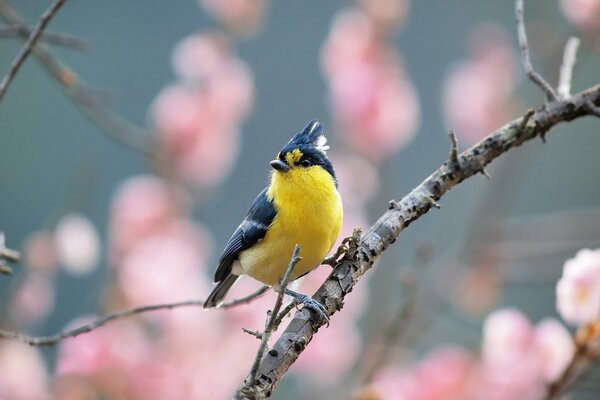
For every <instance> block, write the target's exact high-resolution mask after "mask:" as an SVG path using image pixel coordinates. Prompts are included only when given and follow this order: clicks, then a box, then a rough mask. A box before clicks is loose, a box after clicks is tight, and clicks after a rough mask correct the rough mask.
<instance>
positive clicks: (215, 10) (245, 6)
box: [199, 0, 267, 37]
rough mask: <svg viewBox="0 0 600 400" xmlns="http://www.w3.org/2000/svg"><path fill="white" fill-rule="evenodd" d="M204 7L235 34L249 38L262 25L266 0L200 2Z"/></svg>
mask: <svg viewBox="0 0 600 400" xmlns="http://www.w3.org/2000/svg"><path fill="white" fill-rule="evenodd" d="M199 2H200V4H201V5H202V7H203V8H204V9H205V10H206V11H207V12H209V13H210V14H212V15H213V16H214V17H215V18H216V19H217V20H219V21H220V22H221V23H223V24H224V25H225V27H226V28H227V29H229V30H230V31H232V32H233V33H235V34H237V35H239V36H242V37H248V36H251V35H252V34H254V33H255V32H256V30H257V29H258V28H259V26H260V25H261V24H262V21H263V19H264V14H265V12H266V8H267V1H266V0H200V1H199Z"/></svg>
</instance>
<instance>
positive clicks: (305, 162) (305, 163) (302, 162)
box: [300, 160, 310, 168]
mask: <svg viewBox="0 0 600 400" xmlns="http://www.w3.org/2000/svg"><path fill="white" fill-rule="evenodd" d="M300 165H302V166H303V167H304V168H308V167H310V160H302V161H300Z"/></svg>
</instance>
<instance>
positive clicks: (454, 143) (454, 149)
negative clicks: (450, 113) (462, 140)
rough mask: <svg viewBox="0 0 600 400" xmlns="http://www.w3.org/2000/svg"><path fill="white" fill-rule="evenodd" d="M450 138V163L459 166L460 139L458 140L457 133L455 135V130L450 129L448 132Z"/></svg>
mask: <svg viewBox="0 0 600 400" xmlns="http://www.w3.org/2000/svg"><path fill="white" fill-rule="evenodd" d="M448 137H449V138H450V143H451V146H450V163H452V165H456V166H459V165H458V139H457V138H456V133H454V129H450V130H449V131H448Z"/></svg>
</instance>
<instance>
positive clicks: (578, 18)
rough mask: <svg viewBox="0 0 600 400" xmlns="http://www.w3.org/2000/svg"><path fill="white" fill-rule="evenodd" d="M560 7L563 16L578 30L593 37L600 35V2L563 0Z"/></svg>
mask: <svg viewBox="0 0 600 400" xmlns="http://www.w3.org/2000/svg"><path fill="white" fill-rule="evenodd" d="M560 6H561V9H562V12H563V14H565V16H566V17H567V19H568V20H569V21H570V22H571V23H572V24H574V25H575V26H577V28H579V29H581V30H582V31H584V32H586V33H588V34H592V35H597V34H599V33H600V1H598V0H561V2H560Z"/></svg>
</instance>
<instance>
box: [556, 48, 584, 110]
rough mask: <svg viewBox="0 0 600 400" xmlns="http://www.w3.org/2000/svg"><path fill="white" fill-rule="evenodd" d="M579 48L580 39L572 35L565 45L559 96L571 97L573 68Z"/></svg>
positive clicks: (559, 80) (558, 90) (558, 89)
mask: <svg viewBox="0 0 600 400" xmlns="http://www.w3.org/2000/svg"><path fill="white" fill-rule="evenodd" d="M577 49H579V39H578V38H576V37H570V38H569V40H567V44H566V45H565V51H564V53H563V60H562V64H561V66H560V76H559V78H558V88H557V89H556V91H557V92H558V96H559V97H560V98H561V99H563V100H565V99H568V98H569V97H571V81H572V80H573V68H574V67H575V61H577Z"/></svg>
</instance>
